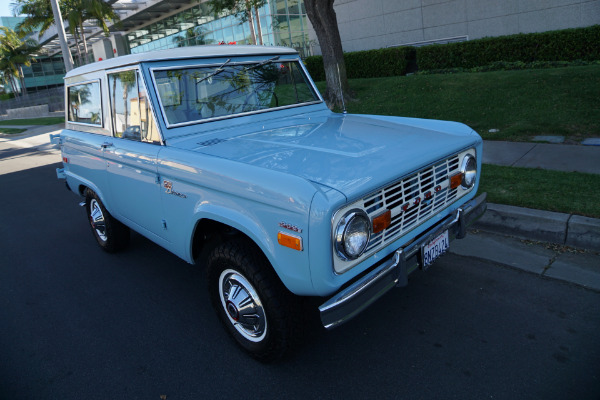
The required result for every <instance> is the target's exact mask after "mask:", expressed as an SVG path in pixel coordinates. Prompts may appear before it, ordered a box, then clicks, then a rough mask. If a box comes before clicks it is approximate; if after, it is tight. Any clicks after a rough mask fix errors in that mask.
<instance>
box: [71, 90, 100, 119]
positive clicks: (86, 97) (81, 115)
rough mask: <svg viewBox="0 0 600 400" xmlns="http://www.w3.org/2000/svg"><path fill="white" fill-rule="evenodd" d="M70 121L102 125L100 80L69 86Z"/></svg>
mask: <svg viewBox="0 0 600 400" xmlns="http://www.w3.org/2000/svg"><path fill="white" fill-rule="evenodd" d="M67 90H68V102H69V104H68V108H69V113H68V118H69V122H77V123H81V124H89V125H97V126H102V101H101V98H100V82H99V81H93V82H86V83H82V84H78V85H72V86H69V87H68V89H67Z"/></svg>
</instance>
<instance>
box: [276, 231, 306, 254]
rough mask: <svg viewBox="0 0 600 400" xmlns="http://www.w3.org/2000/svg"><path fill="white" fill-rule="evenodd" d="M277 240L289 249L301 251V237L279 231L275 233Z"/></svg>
mask: <svg viewBox="0 0 600 400" xmlns="http://www.w3.org/2000/svg"><path fill="white" fill-rule="evenodd" d="M277 242H278V243H279V244H280V245H282V246H285V247H289V248H290V249H294V250H298V251H302V238H301V237H298V236H294V235H289V234H287V233H283V232H279V233H277Z"/></svg>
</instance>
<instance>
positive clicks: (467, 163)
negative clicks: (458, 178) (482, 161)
mask: <svg viewBox="0 0 600 400" xmlns="http://www.w3.org/2000/svg"><path fill="white" fill-rule="evenodd" d="M460 172H462V174H463V179H462V182H461V184H460V185H461V186H462V187H463V189H471V188H472V187H473V186H474V185H475V178H477V160H476V159H475V157H474V156H472V155H471V154H467V155H466V156H465V158H463V161H462V165H461V166H460Z"/></svg>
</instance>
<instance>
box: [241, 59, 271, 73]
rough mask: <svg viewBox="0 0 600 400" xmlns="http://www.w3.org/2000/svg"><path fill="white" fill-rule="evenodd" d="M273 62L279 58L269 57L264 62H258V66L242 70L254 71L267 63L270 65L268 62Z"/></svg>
mask: <svg viewBox="0 0 600 400" xmlns="http://www.w3.org/2000/svg"><path fill="white" fill-rule="evenodd" d="M275 60H279V56H275V57H271V58H269V59H268V60H265V61H262V62H259V63H258V64H256V65H253V66H251V67H246V68H244V71H248V70H250V69H255V68H258V67H262V66H263V65H265V64H268V63H270V62H273V61H275Z"/></svg>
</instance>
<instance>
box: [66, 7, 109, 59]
mask: <svg viewBox="0 0 600 400" xmlns="http://www.w3.org/2000/svg"><path fill="white" fill-rule="evenodd" d="M63 1H64V3H65V5H66V6H67V7H66V8H67V10H66V12H65V15H66V17H67V21H69V30H70V31H71V34H72V35H73V36H75V38H79V37H80V38H81V40H82V42H83V54H84V58H85V62H86V63H87V58H88V45H87V40H86V38H85V32H84V28H83V23H84V22H85V21H89V20H92V21H94V22H96V25H97V26H99V27H100V28H102V30H103V31H104V34H105V35H107V36H108V34H109V28H108V23H109V22H110V21H115V22H116V21H119V15H118V14H117V13H116V12H115V10H113V8H112V6H111V5H110V4H108V3H107V2H105V1H103V0H63ZM78 50H79V47H78ZM80 57H81V55H80Z"/></svg>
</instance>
